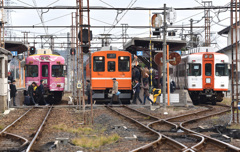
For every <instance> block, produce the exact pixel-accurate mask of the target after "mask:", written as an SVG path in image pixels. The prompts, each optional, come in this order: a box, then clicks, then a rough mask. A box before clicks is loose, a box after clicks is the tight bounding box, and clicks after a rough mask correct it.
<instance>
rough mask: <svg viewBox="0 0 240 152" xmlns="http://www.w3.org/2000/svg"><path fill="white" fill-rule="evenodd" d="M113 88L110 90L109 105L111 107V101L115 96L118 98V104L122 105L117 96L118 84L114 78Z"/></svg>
mask: <svg viewBox="0 0 240 152" xmlns="http://www.w3.org/2000/svg"><path fill="white" fill-rule="evenodd" d="M112 80H113V88H112V99H111V101H110V105H112V102H113V99H114V97H115V96H116V97H117V98H118V102H119V104H122V102H121V100H120V98H119V95H117V93H118V82H117V79H116V78H113V79H112Z"/></svg>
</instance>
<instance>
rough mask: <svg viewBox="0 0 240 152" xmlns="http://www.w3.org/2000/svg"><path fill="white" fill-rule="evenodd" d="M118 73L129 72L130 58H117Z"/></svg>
mask: <svg viewBox="0 0 240 152" xmlns="http://www.w3.org/2000/svg"><path fill="white" fill-rule="evenodd" d="M118 71H121V72H123V71H125V72H127V71H130V58H129V56H119V57H118Z"/></svg>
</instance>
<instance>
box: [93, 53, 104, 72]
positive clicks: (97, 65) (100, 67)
mask: <svg viewBox="0 0 240 152" xmlns="http://www.w3.org/2000/svg"><path fill="white" fill-rule="evenodd" d="M104 63H105V58H104V57H103V56H95V57H93V71H95V72H103V71H105V65H104Z"/></svg>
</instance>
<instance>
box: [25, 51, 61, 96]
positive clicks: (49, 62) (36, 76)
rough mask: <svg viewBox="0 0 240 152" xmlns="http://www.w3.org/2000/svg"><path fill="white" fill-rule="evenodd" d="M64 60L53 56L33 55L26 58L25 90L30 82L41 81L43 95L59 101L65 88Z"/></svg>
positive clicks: (38, 83) (38, 82)
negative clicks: (43, 90)
mask: <svg viewBox="0 0 240 152" xmlns="http://www.w3.org/2000/svg"><path fill="white" fill-rule="evenodd" d="M64 64H65V61H64V58H63V57H62V56H60V55H53V54H35V55H31V56H29V57H27V59H26V65H25V81H26V89H27V88H28V86H29V85H31V84H32V82H36V83H37V85H40V80H43V85H44V89H45V95H46V96H48V97H50V98H54V99H56V100H61V98H62V95H63V91H64V86H65V75H64V68H65V65H64Z"/></svg>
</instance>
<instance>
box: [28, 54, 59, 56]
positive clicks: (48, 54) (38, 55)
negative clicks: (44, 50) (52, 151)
mask: <svg viewBox="0 0 240 152" xmlns="http://www.w3.org/2000/svg"><path fill="white" fill-rule="evenodd" d="M40 55H50V56H61V55H58V54H33V55H30V56H40Z"/></svg>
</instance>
